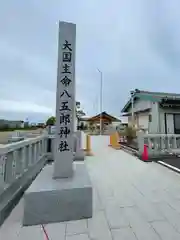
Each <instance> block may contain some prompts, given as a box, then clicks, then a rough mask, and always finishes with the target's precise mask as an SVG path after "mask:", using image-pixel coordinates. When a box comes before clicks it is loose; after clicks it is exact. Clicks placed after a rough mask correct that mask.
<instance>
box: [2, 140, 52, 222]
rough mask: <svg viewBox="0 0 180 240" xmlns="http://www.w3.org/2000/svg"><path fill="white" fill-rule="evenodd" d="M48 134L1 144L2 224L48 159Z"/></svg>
mask: <svg viewBox="0 0 180 240" xmlns="http://www.w3.org/2000/svg"><path fill="white" fill-rule="evenodd" d="M47 141H48V135H41V136H38V137H34V138H30V139H25V140H23V141H19V142H14V143H11V144H6V145H1V146H0V224H1V223H2V222H3V220H4V219H5V217H6V215H7V213H8V212H9V209H8V208H9V205H11V203H12V202H13V201H14V200H15V199H16V198H17V195H19V194H21V193H22V192H23V190H24V189H25V188H26V187H27V186H28V184H30V183H31V182H32V180H33V179H34V177H36V175H37V174H38V173H39V171H41V169H42V168H43V166H44V165H45V163H46V161H47Z"/></svg>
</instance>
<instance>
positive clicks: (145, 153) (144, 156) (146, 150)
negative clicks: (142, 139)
mask: <svg viewBox="0 0 180 240" xmlns="http://www.w3.org/2000/svg"><path fill="white" fill-rule="evenodd" d="M142 160H143V161H148V146H147V144H144V151H143V153H142Z"/></svg>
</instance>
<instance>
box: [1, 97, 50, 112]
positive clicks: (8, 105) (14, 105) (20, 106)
mask: <svg viewBox="0 0 180 240" xmlns="http://www.w3.org/2000/svg"><path fill="white" fill-rule="evenodd" d="M0 110H1V111H7V110H8V111H11V112H24V113H28V112H32V113H42V114H53V113H54V111H52V109H51V108H47V107H45V106H40V105H37V104H35V103H32V102H24V101H23V102H18V101H11V100H1V101H0Z"/></svg>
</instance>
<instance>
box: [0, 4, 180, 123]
mask: <svg viewBox="0 0 180 240" xmlns="http://www.w3.org/2000/svg"><path fill="white" fill-rule="evenodd" d="M179 7H180V3H179V1H178V0H172V1H169V0H159V1H157V0H152V1H146V0H136V1H134V0H111V1H109V0H98V1H97V0H86V1H82V0H74V1H69V2H67V1H65V0H54V1H53V2H48V1H43V0H39V1H35V0H32V1H28V2H27V1H26V2H24V1H22V0H20V1H16V2H15V1H14V2H13V1H3V2H2V3H1V8H0V107H1V114H0V118H1V117H7V118H12V117H13V118H17V119H19V118H20V117H25V116H26V115H28V116H31V118H32V119H34V120H36V119H46V118H47V116H49V114H52V113H54V110H55V99H56V98H55V95H56V73H57V35H58V29H57V28H58V25H57V24H56V23H57V21H58V20H63V21H69V22H74V23H76V26H77V40H76V93H77V94H76V97H77V100H80V101H81V103H82V107H83V110H84V111H85V112H87V114H88V115H93V114H96V113H98V112H99V93H100V75H99V73H98V71H97V68H99V69H100V70H101V71H102V73H103V110H105V111H107V112H109V113H111V114H114V115H115V116H119V115H120V109H121V108H122V107H123V105H124V104H125V102H126V100H127V99H128V96H129V92H130V90H131V89H133V88H139V89H145V90H150V91H151V90H152V91H171V92H176V91H177V85H178V83H179V75H180V72H179V65H180V46H179V41H180V30H179V24H180V16H179V11H178V10H179ZM165 83H166V84H165Z"/></svg>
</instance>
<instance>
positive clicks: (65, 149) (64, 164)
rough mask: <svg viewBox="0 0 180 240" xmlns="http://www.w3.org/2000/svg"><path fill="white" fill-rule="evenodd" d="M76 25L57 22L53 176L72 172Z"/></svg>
mask: <svg viewBox="0 0 180 240" xmlns="http://www.w3.org/2000/svg"><path fill="white" fill-rule="evenodd" d="M75 41H76V25H75V24H72V23H71V24H70V23H66V22H60V23H59V44H58V45H59V46H58V71H57V92H56V134H55V135H56V140H55V164H54V174H53V177H54V178H65V177H71V176H72V174H73V146H74V122H75Z"/></svg>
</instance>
